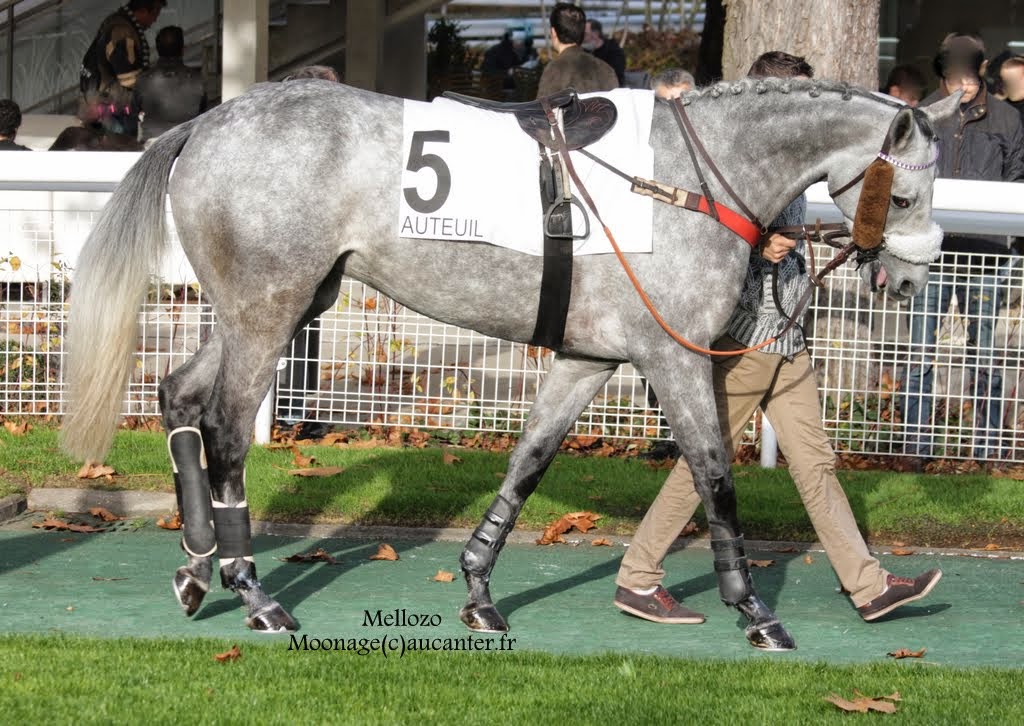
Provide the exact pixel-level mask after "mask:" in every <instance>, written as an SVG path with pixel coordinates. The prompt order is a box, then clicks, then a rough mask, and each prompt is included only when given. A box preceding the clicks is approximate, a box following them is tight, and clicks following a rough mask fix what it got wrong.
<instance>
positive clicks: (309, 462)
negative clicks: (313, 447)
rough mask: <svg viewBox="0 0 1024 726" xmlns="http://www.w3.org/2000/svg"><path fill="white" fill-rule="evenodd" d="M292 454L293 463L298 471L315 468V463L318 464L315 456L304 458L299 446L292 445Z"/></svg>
mask: <svg viewBox="0 0 1024 726" xmlns="http://www.w3.org/2000/svg"><path fill="white" fill-rule="evenodd" d="M291 452H292V463H294V464H295V466H296V468H298V469H308V468H309V467H311V466H313V464H314V463H316V457H315V456H303V455H302V452H301V451H300V450H299V447H298V446H297V445H294V444H293V445H292V447H291ZM289 473H291V472H289Z"/></svg>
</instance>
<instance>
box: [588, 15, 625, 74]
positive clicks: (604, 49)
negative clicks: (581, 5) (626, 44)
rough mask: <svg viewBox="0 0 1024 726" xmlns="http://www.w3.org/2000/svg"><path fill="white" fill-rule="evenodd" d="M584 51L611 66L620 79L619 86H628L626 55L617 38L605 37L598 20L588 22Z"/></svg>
mask: <svg viewBox="0 0 1024 726" xmlns="http://www.w3.org/2000/svg"><path fill="white" fill-rule="evenodd" d="M583 49H584V50H589V51H590V52H591V53H593V54H594V57H595V58H598V59H600V60H603V61H604V62H605V63H607V64H608V65H610V66H611V67H612V70H613V71H615V75H616V77H617V78H618V79H619V85H620V86H624V85H626V53H625V52H624V51H623V50H622V46H620V45H619V43H618V41H616V40H615V38H607V37H605V34H604V28H602V27H601V23H599V22H598V21H596V20H588V21H587V25H586V29H585V30H584V31H583Z"/></svg>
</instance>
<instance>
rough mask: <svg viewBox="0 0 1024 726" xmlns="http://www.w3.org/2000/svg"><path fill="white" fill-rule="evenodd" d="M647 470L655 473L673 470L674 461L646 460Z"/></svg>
mask: <svg viewBox="0 0 1024 726" xmlns="http://www.w3.org/2000/svg"><path fill="white" fill-rule="evenodd" d="M645 463H646V464H647V468H648V469H654V470H655V471H661V470H662V469H674V468H675V465H676V460H675V459H660V460H655V459H648V460H647V461H646V462H645Z"/></svg>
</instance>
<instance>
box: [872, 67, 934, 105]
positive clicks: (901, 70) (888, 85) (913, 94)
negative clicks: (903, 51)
mask: <svg viewBox="0 0 1024 726" xmlns="http://www.w3.org/2000/svg"><path fill="white" fill-rule="evenodd" d="M927 85H928V83H927V81H925V78H924V74H923V73H921V71H919V70H918V69H917V68H916V67H915V66H912V65H910V64H905V65H900V66H894V67H893V69H892V70H891V71H889V77H888V78H886V79H885V85H884V86H882V89H881V90H882V93H886V94H888V95H890V96H892V97H893V98H898V99H900V100H901V101H903V102H904V103H905V104H907V105H908V106H911V107H913V108H917V104H919V103H920V102H921V99H922V98H924V89H925V86H927Z"/></svg>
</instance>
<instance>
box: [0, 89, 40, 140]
mask: <svg viewBox="0 0 1024 726" xmlns="http://www.w3.org/2000/svg"><path fill="white" fill-rule="evenodd" d="M19 128H21V107H20V106H19V105H18V104H16V103H15V102H14V101H12V100H11V99H9V98H5V99H3V100H2V101H0V151H32V149H30V148H28V147H27V146H22V145H21V144H18V143H15V141H14V138H15V137H16V136H17V135H18V129H19Z"/></svg>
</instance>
